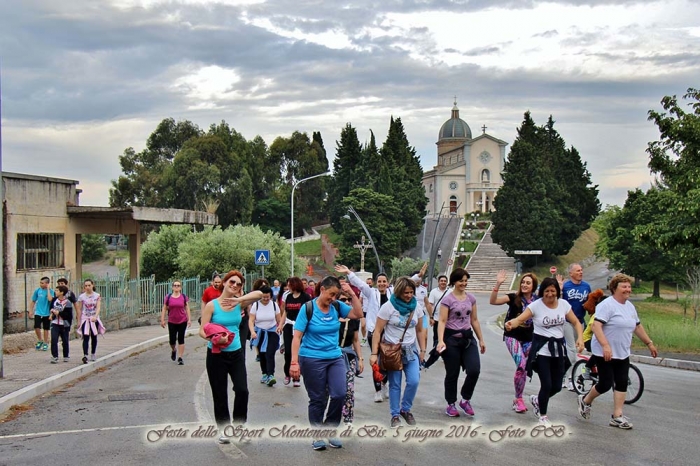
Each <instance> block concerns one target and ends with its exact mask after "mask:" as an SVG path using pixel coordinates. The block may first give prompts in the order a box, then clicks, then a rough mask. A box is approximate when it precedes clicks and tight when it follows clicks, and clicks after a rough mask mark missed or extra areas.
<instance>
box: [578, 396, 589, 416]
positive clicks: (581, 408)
mask: <svg viewBox="0 0 700 466" xmlns="http://www.w3.org/2000/svg"><path fill="white" fill-rule="evenodd" d="M584 398H585V395H579V396H578V413H579V415H580V416H581V417H582V418H584V419H590V418H591V405H589V404H586V402H585V401H583V399H584Z"/></svg>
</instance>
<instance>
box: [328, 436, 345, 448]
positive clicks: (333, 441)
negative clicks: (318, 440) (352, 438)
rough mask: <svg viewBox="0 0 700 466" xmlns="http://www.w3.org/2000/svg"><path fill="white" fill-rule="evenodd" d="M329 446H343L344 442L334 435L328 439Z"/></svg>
mask: <svg viewBox="0 0 700 466" xmlns="http://www.w3.org/2000/svg"><path fill="white" fill-rule="evenodd" d="M328 446H329V447H331V448H343V442H341V441H340V439H339V438H337V437H332V438H329V439H328Z"/></svg>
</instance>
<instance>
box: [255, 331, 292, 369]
mask: <svg viewBox="0 0 700 466" xmlns="http://www.w3.org/2000/svg"><path fill="white" fill-rule="evenodd" d="M265 333H266V334H267V348H265V351H264V352H263V350H262V343H263V334H265ZM279 344H280V336H279V335H278V334H277V332H275V331H274V330H273V331H271V332H264V331H262V330H261V331H260V333H259V334H258V349H259V350H260V370H261V371H262V373H263V374H267V375H275V355H276V354H277V348H278V347H279ZM286 352H287V351H286V350H285V353H286ZM289 352H290V353H291V352H292V348H291V347H290V348H289Z"/></svg>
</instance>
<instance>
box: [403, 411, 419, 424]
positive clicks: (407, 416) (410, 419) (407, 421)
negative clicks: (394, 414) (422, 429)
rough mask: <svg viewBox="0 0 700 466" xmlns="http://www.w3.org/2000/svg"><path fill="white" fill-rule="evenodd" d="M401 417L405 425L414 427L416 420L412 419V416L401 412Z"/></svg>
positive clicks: (407, 412)
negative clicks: (404, 420)
mask: <svg viewBox="0 0 700 466" xmlns="http://www.w3.org/2000/svg"><path fill="white" fill-rule="evenodd" d="M401 417H402V418H404V419H406V424H408V425H409V426H415V425H416V419H415V418H414V417H413V414H411V412H410V411H401Z"/></svg>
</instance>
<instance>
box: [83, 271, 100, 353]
mask: <svg viewBox="0 0 700 466" xmlns="http://www.w3.org/2000/svg"><path fill="white" fill-rule="evenodd" d="M83 288H84V289H85V292H84V293H81V295H80V296H78V302H77V303H76V307H77V310H78V316H77V317H78V318H77V320H78V322H80V324H78V328H77V332H78V335H80V336H82V338H83V364H87V363H88V343H90V346H91V350H92V351H91V352H90V361H95V360H96V359H97V357H96V356H95V353H97V335H98V334H103V333H104V325H102V321H100V305H101V303H102V302H101V300H100V294H99V293H96V292H95V291H94V288H95V283H94V282H93V281H92V280H90V279H89V278H88V279H87V280H85V281H84V282H83Z"/></svg>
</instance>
